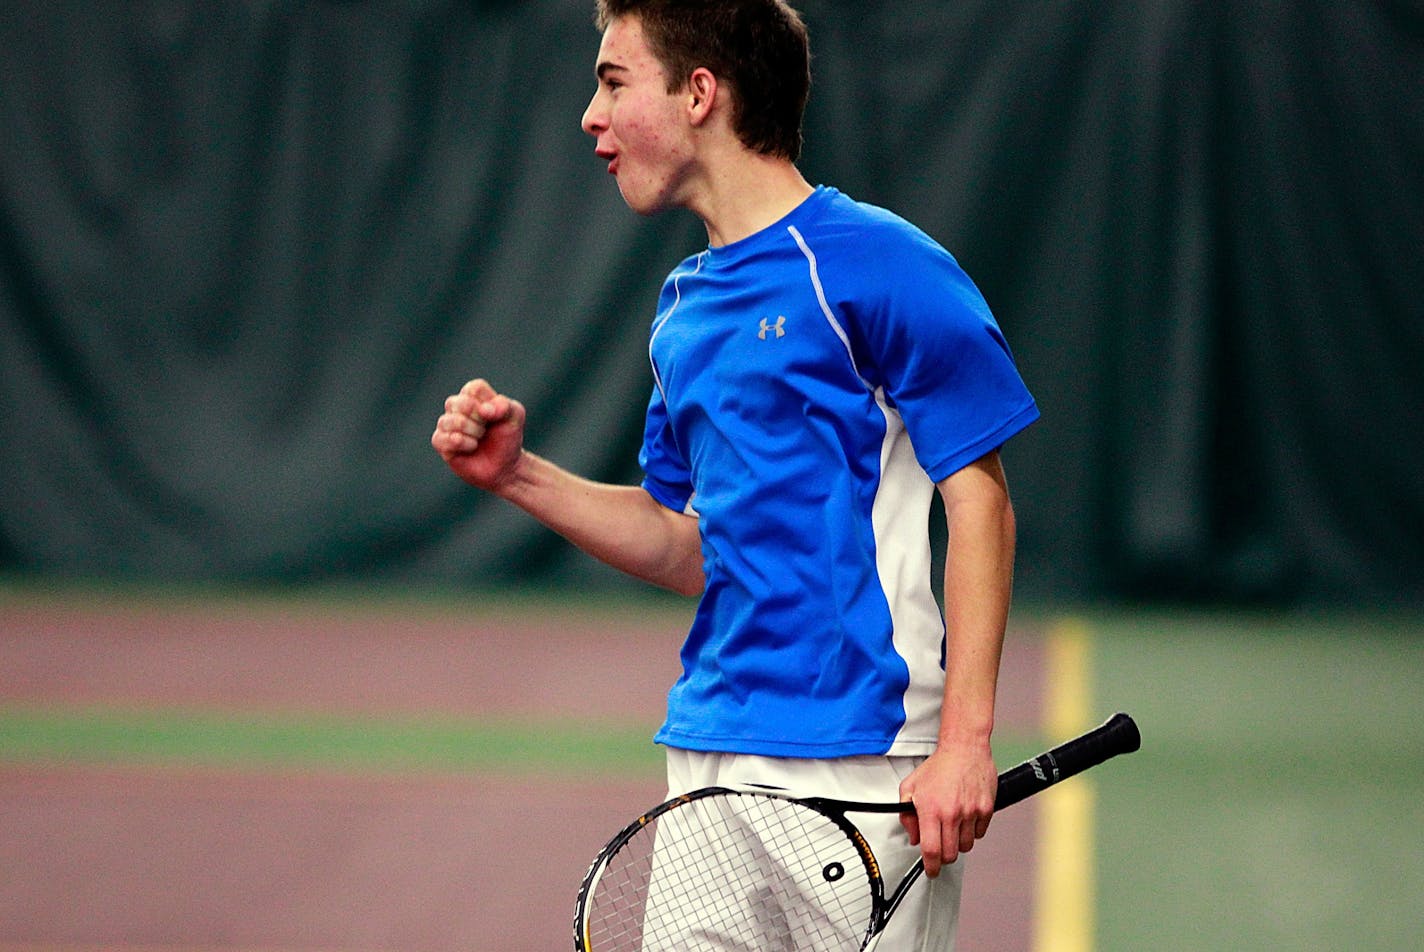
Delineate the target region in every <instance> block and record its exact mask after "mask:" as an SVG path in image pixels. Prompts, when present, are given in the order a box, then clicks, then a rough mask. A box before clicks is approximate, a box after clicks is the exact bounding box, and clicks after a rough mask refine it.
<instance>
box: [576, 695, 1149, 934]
mask: <svg viewBox="0 0 1424 952" xmlns="http://www.w3.org/2000/svg"><path fill="white" fill-rule="evenodd" d="M1140 745H1141V738H1140V737H1139V735H1138V731H1137V725H1136V724H1135V723H1134V722H1133V720H1132V718H1131V717H1129V716H1128V715H1126V714H1117V715H1114V716H1113V717H1112V718H1110V719H1109V720H1108V721H1107V722H1106V723H1104V724H1103V725H1102V726H1101V727H1098V728H1096V729H1094V730H1092V731H1089V732H1088V733H1086V734H1084V735H1082V736H1081V737H1077V738H1075V739H1073V740H1070V741H1068V742H1067V743H1065V744H1062V745H1061V746H1058V747H1055V748H1053V749H1052V750H1050V751H1047V752H1046V753H1042V754H1039V755H1038V756H1037V757H1034V758H1032V759H1030V760H1027V761H1024V762H1023V763H1022V764H1019V765H1018V766H1017V767H1014V768H1012V769H1010V770H1008V771H1005V772H1004V773H1002V774H1000V775H999V787H998V795H997V797H996V798H995V800H994V809H996V810H1002V809H1003V808H1004V807H1007V806H1010V805H1012V804H1015V803H1018V802H1019V801H1020V800H1023V799H1024V798H1026V797H1029V796H1031V795H1033V794H1035V793H1038V792H1039V791H1040V790H1044V789H1046V788H1048V787H1051V786H1053V785H1054V784H1056V783H1058V782H1059V781H1061V780H1066V779H1067V778H1069V777H1071V776H1073V775H1074V774H1077V773H1081V772H1082V771H1084V770H1087V769H1088V768H1090V767H1094V766H1096V765H1098V764H1100V763H1102V762H1103V761H1105V760H1108V759H1109V758H1111V757H1115V756H1117V755H1118V754H1125V753H1128V752H1130V751H1134V750H1137V748H1138V747H1139V746H1140ZM913 809H914V807H913V805H911V804H908V803H858V802H852V801H845V800H831V799H826V798H822V797H812V798H808V799H797V798H792V797H789V796H787V795H785V794H778V793H769V792H765V791H760V790H732V789H728V788H724V787H707V788H704V789H701V790H694V791H693V792H691V793H687V794H684V795H682V796H680V797H674V798H673V799H671V800H669V801H667V802H666V803H662V804H659V805H658V806H656V807H654V808H653V809H651V810H649V811H648V812H647V813H645V814H644V815H643V816H640V817H639V818H638V819H637V820H635V821H634V822H633V823H631V824H629V825H628V826H627V827H626V828H625V829H623V830H622V831H621V832H620V833H619V834H618V835H617V836H615V837H614V838H613V839H612V840H610V841H609V843H608V845H607V846H605V847H604V848H603V849H602V850H601V851H600V852H599V854H598V856H597V857H595V859H594V861H593V864H592V865H591V866H590V867H589V870H588V874H587V875H586V876H585V877H584V880H583V885H582V887H581V888H580V889H579V894H578V901H577V903H576V905H575V909H574V948H575V949H576V950H577V952H700V950H721V949H755V950H793V949H794V950H812V949H814V950H816V952H839V950H853V949H865V948H866V947H867V946H868V945H869V944H870V942H871V941H872V940H873V939H874V938H875V937H876V936H877V935H879V933H880V932H881V931H882V930H883V929H884V928H885V924H886V923H887V922H889V921H890V916H891V915H892V914H893V913H894V912H895V909H896V908H897V907H898V906H899V905H900V901H901V900H902V899H904V898H905V893H906V892H907V891H908V890H909V888H910V887H911V886H912V885H914V883H915V881H916V880H917V879H918V878H919V877H920V874H921V873H922V872H923V871H924V867H923V865H921V864H920V863H919V862H917V863H916V864H915V866H914V867H913V868H912V869H911V870H910V871H909V872H908V873H906V874H905V876H904V878H903V879H901V881H900V883H899V885H898V886H896V887H895V889H894V891H893V892H891V893H889V895H888V896H887V895H886V892H885V882H884V880H883V879H882V878H881V873H880V865H879V863H877V862H876V859H875V854H874V853H872V852H871V849H870V845H869V844H868V843H867V842H866V840H865V837H864V836H862V835H861V833H860V831H859V830H858V829H856V827H855V824H853V823H852V822H851V821H850V820H849V819H848V818H847V814H850V813H882V814H883V813H905V812H909V811H912V810H913Z"/></svg>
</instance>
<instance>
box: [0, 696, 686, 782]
mask: <svg viewBox="0 0 1424 952" xmlns="http://www.w3.org/2000/svg"><path fill="white" fill-rule="evenodd" d="M0 762H11V763H14V762H22V763H24V762H63V763H79V764H114V763H118V764H142V765H159V764H169V765H200V766H217V767H239V768H242V767H262V768H323V769H338V770H359V771H372V770H374V771H407V770H415V771H419V770H433V771H439V772H444V771H454V772H467V771H473V772H480V771H486V772H488V771H520V772H523V771H537V772H555V773H570V772H574V773H580V774H589V773H598V774H615V775H640V774H649V773H653V774H656V773H660V772H661V769H662V755H661V753H660V751H659V750H658V749H657V748H656V747H655V746H654V745H653V743H652V728H651V727H634V726H628V725H598V724H573V723H568V722H543V721H541V722H518V723H516V722H512V721H509V722H492V721H471V720H459V719H437V718H406V719H399V718H390V717H382V718H366V717H342V716H336V715H311V714H303V715H280V716H279V715H264V714H234V713H215V712H205V711H193V712H190V711H174V710H157V711H134V710H119V709H112V708H64V709H56V708H50V707H46V708H26V707H16V706H6V707H0Z"/></svg>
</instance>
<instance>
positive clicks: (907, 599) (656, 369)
mask: <svg viewBox="0 0 1424 952" xmlns="http://www.w3.org/2000/svg"><path fill="white" fill-rule="evenodd" d="M649 355H650V358H651V360H652V366H653V375H654V380H655V384H656V385H655V387H654V389H653V394H652V399H651V400H650V402H649V406H648V413H647V422H646V429H645V434H644V442H643V449H642V452H641V454H640V462H641V464H642V467H643V471H644V474H645V478H644V482H643V486H644V488H645V489H646V490H647V491H648V492H649V493H651V494H652V495H653V497H654V498H656V499H657V500H658V501H659V502H661V503H662V504H663V505H665V506H668V507H670V508H672V509H675V510H679V511H691V512H695V513H696V514H697V515H698V517H699V526H700V530H701V535H702V555H703V567H704V570H705V572H706V578H707V584H706V589H705V591H704V592H703V595H702V598H701V601H700V603H699V604H698V608H697V614H696V617H695V618H694V620H693V623H692V627H691V630H690V631H689V633H688V637H687V640H686V642H685V644H684V646H683V649H682V665H683V673H682V675H681V677H680V678H679V679H678V681H677V683H676V684H675V685H674V686H673V688H672V690H671V691H670V692H669V695H668V715H667V721H666V723H665V724H664V725H663V727H662V729H661V730H660V731H659V732H658V735H657V740H658V741H659V742H661V743H664V744H668V745H671V746H675V747H684V748H688V749H693V750H709V751H726V752H733V753H745V754H764V755H770V756H791V757H838V756H848V755H854V754H875V753H890V754H927V753H929V752H931V751H933V749H934V746H935V740H936V736H937V733H938V727H939V710H940V706H941V701H942V697H943V686H944V668H943V643H944V621H943V617H942V615H941V614H940V611H939V606H938V604H937V603H936V601H935V598H934V595H933V591H932V588H931V580H930V574H931V567H930V549H929V532H928V519H929V511H930V502H931V499H932V496H933V492H934V483H935V482H938V481H939V480H941V479H943V478H945V477H946V476H948V475H950V474H951V473H953V472H955V471H956V470H958V469H960V468H961V467H963V466H965V465H966V464H968V463H971V462H973V461H974V460H976V459H978V458H979V457H981V456H983V455H984V454H985V453H988V452H990V451H992V450H994V449H996V448H998V447H999V446H1000V445H1002V444H1003V443H1004V442H1005V441H1006V440H1007V439H1009V437H1011V436H1012V435H1014V434H1015V433H1017V432H1018V431H1019V430H1021V429H1023V428H1024V427H1025V426H1027V425H1028V424H1030V423H1031V422H1033V420H1035V419H1036V418H1037V416H1038V411H1037V408H1036V407H1035V405H1034V402H1033V398H1032V397H1031V396H1030V394H1029V392H1028V390H1027V389H1026V388H1025V386H1024V384H1023V381H1022V379H1021V378H1020V376H1019V374H1018V371H1017V370H1016V369H1015V366H1014V363H1013V358H1012V356H1011V354H1010V352H1009V349H1008V346H1007V344H1006V343H1005V341H1004V338H1003V335H1002V334H1001V333H1000V331H999V328H998V326H997V325H996V323H995V322H994V319H993V317H992V316H991V315H990V313H989V309H988V307H987V305H986V304H985V302H984V299H983V297H982V296H981V295H980V293H979V291H978V290H977V289H976V288H975V287H974V285H973V283H972V282H971V281H970V280H969V278H968V277H967V276H966V275H965V273H964V272H963V270H961V269H960V267H959V266H958V265H957V264H956V263H955V261H954V259H953V258H952V257H951V256H950V255H949V253H948V252H946V251H945V250H944V249H943V248H942V247H940V246H939V245H938V244H937V243H936V242H935V241H933V240H932V239H931V238H930V237H929V236H927V235H926V234H925V233H924V232H922V231H920V230H919V229H917V228H915V227H914V226H912V225H910V224H909V223H908V222H906V221H905V220H903V219H901V218H899V217H897V216H895V215H893V214H892V213H890V212H887V211H885V210H883V209H879V208H875V207H873V206H870V205H865V204H862V203H858V202H855V201H853V200H851V199H850V198H848V197H847V196H845V195H843V194H841V193H840V192H838V191H836V190H835V189H831V188H826V187H821V188H817V189H816V191H815V193H814V194H813V195H811V196H810V197H809V198H808V199H806V201H805V202H803V203H802V204H801V205H800V206H798V207H797V208H796V209H795V210H794V211H793V212H791V214H789V215H788V216H786V217H785V218H784V219H782V220H781V221H780V222H777V223H776V224H775V225H772V226H771V227H769V228H766V229H765V230H763V231H760V232H758V233H756V234H754V235H752V236H750V237H748V238H746V239H743V240H742V241H738V242H735V243H732V244H729V245H725V246H722V247H717V248H709V249H707V250H706V251H703V252H702V253H700V254H698V255H695V256H693V257H691V258H688V259H687V260H686V261H684V262H682V264H680V265H679V266H678V267H677V268H676V269H674V270H673V272H672V273H671V274H670V275H669V276H668V279H667V281H666V283H665V284H664V285H663V290H662V294H661V297H660V300H659V303H658V313H657V317H656V319H655V320H654V322H653V326H652V332H651V339H650V343H649Z"/></svg>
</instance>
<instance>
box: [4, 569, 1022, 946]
mask: <svg viewBox="0 0 1424 952" xmlns="http://www.w3.org/2000/svg"><path fill="white" fill-rule="evenodd" d="M683 620H684V614H683V612H682V611H681V610H680V609H678V608H675V607H673V608H669V607H667V606H665V605H662V604H658V605H655V606H647V605H634V606H627V605H623V606H616V605H615V606H607V605H604V606H597V605H591V606H583V607H577V608H569V607H564V608H556V607H553V603H552V602H539V601H537V600H529V601H520V600H510V601H501V602H499V603H497V604H490V603H489V602H480V603H474V604H472V605H470V606H456V605H454V604H452V603H451V602H449V601H444V602H440V603H438V604H435V603H427V602H420V601H411V600H399V599H391V600H382V599H365V600H357V601H354V602H342V601H340V600H332V599H326V600H303V599H295V598H293V599H285V598H250V599H241V598H237V597H233V596H228V595H223V596H216V597H212V598H207V599H198V598H191V597H189V598H173V597H154V598H137V597H132V596H121V595H94V594H93V593H88V594H86V595H83V596H82V597H81V596H79V595H76V594H74V593H70V594H68V595H36V594H33V593H31V594H25V595H21V596H3V597H0V631H3V635H0V697H3V699H4V700H3V704H2V705H0V952H97V950H100V949H103V950H132V952H180V950H181V952H199V950H201V952H374V950H391V952H395V950H401V952H447V950H448V952H455V950H461V952H545V950H560V949H568V948H571V947H572V939H571V935H570V928H569V926H570V921H571V918H572V904H573V898H574V895H575V892H576V891H577V886H578V882H579V879H580V877H581V876H582V874H583V871H584V869H585V867H586V865H587V863H588V861H589V859H591V858H592V856H593V854H594V853H595V852H596V850H597V848H598V846H599V845H601V843H602V842H603V841H604V840H605V839H606V838H607V837H608V836H609V835H611V833H612V832H613V831H614V830H616V829H617V828H619V827H621V826H622V825H623V824H624V823H625V822H627V820H628V819H630V818H631V816H632V815H634V814H636V813H637V812H638V811H639V810H640V809H641V808H642V807H644V806H648V805H651V804H652V803H654V802H656V801H657V800H658V799H660V798H661V796H660V795H661V793H662V789H661V780H660V754H659V752H658V750H657V748H655V747H654V746H653V745H652V744H651V743H650V741H649V737H650V735H651V732H652V730H653V729H654V728H655V726H656V724H657V722H658V718H659V714H660V711H661V707H662V698H663V694H664V692H665V691H666V688H667V686H668V685H669V684H670V682H671V678H672V676H673V671H674V668H673V666H674V665H675V659H676V647H677V645H678V643H679V640H680V636H681V628H682V625H683V623H684V621H683ZM1041 647H1042V639H1041V638H1040V637H1039V634H1038V632H1036V631H1033V630H1016V631H1015V632H1014V633H1013V634H1012V636H1011V640H1010V646H1009V649H1008V653H1007V656H1006V658H1005V665H1004V688H1003V693H1002V702H1001V718H1000V727H999V733H1000V736H1001V737H1006V738H1008V741H1007V742H1006V743H1007V746H1008V748H1009V750H1008V752H1007V753H1006V752H1005V748H1004V747H1003V746H1001V751H1000V759H1001V761H1003V764H1001V765H1006V764H1007V761H1008V758H1009V757H1014V758H1017V757H1019V756H1023V755H1027V754H1029V753H1032V752H1035V751H1034V750H1033V749H1032V748H1035V747H1036V746H1037V745H1038V743H1039V740H1040V738H1041V731H1040V730H1039V727H1038V725H1039V723H1040V720H1039V718H1040V713H1041V712H1040V710H1039V700H1038V699H1039V698H1040V697H1041V696H1042V693H1043V684H1042V681H1043V671H1042V669H1043V657H1042V655H1043V652H1042V650H1041ZM1037 816H1038V812H1037V808H1036V807H1035V806H1034V805H1033V804H1025V805H1023V806H1021V807H1017V808H1015V809H1014V810H1012V811H1007V812H1005V813H1004V814H1001V815H1000V816H999V817H997V818H996V819H995V822H994V829H993V832H992V834H991V837H990V839H989V840H986V841H985V842H984V843H983V844H981V846H980V847H979V848H978V849H976V850H975V852H974V853H973V854H972V855H971V857H970V861H971V863H972V866H971V872H970V876H969V881H968V885H967V887H966V898H965V908H964V922H963V927H962V928H963V932H962V941H961V949H963V950H972V952H1026V950H1028V949H1030V947H1031V945H1032V941H1033V940H1032V937H1031V925H1032V923H1031V920H1032V917H1033V903H1034V895H1033V892H1034V870H1033V867H1032V860H1033V857H1034V852H1035V850H1034V845H1035V836H1036V825H1037Z"/></svg>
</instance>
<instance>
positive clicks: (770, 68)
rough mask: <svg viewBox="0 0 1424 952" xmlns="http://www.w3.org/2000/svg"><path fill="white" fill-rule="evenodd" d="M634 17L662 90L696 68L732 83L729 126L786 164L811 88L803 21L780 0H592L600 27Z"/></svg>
mask: <svg viewBox="0 0 1424 952" xmlns="http://www.w3.org/2000/svg"><path fill="white" fill-rule="evenodd" d="M622 16H634V17H637V18H638V20H639V22H640V23H641V24H642V26H643V32H644V36H645V37H646V39H647V42H648V46H649V48H650V49H651V50H652V52H653V55H655V56H656V57H657V58H658V61H659V62H660V63H661V64H662V66H663V69H664V70H666V71H667V74H668V91H669V92H672V91H674V90H676V89H678V88H679V87H681V86H682V84H683V83H684V82H686V80H687V78H688V77H689V76H690V75H692V71H693V70H695V69H697V68H698V67H706V68H707V69H709V70H711V71H712V73H713V75H715V76H716V77H717V78H718V80H720V81H721V82H723V83H727V84H729V85H730V86H731V87H732V97H731V98H732V113H731V122H732V129H733V131H734V132H736V134H737V138H739V139H740V140H741V141H742V143H743V144H744V145H746V146H747V148H749V149H753V150H755V151H757V152H762V153H765V154H767V155H776V156H782V157H784V158H787V159H790V160H792V161H793V162H794V161H795V160H796V159H797V158H799V157H800V155H801V142H802V139H801V117H802V114H803V113H804V112H805V110H806V100H807V98H808V97H809V95H810V92H811V53H810V44H809V41H808V39H807V35H806V25H805V24H804V23H803V22H802V20H801V16H800V14H798V13H797V12H796V11H795V10H793V9H792V8H791V7H790V6H788V5H787V4H786V3H785V2H784V0H597V13H596V15H595V22H596V23H597V24H598V28H599V29H600V30H604V29H607V28H608V24H609V23H610V22H612V21H613V20H615V19H617V18H618V17H622Z"/></svg>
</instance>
